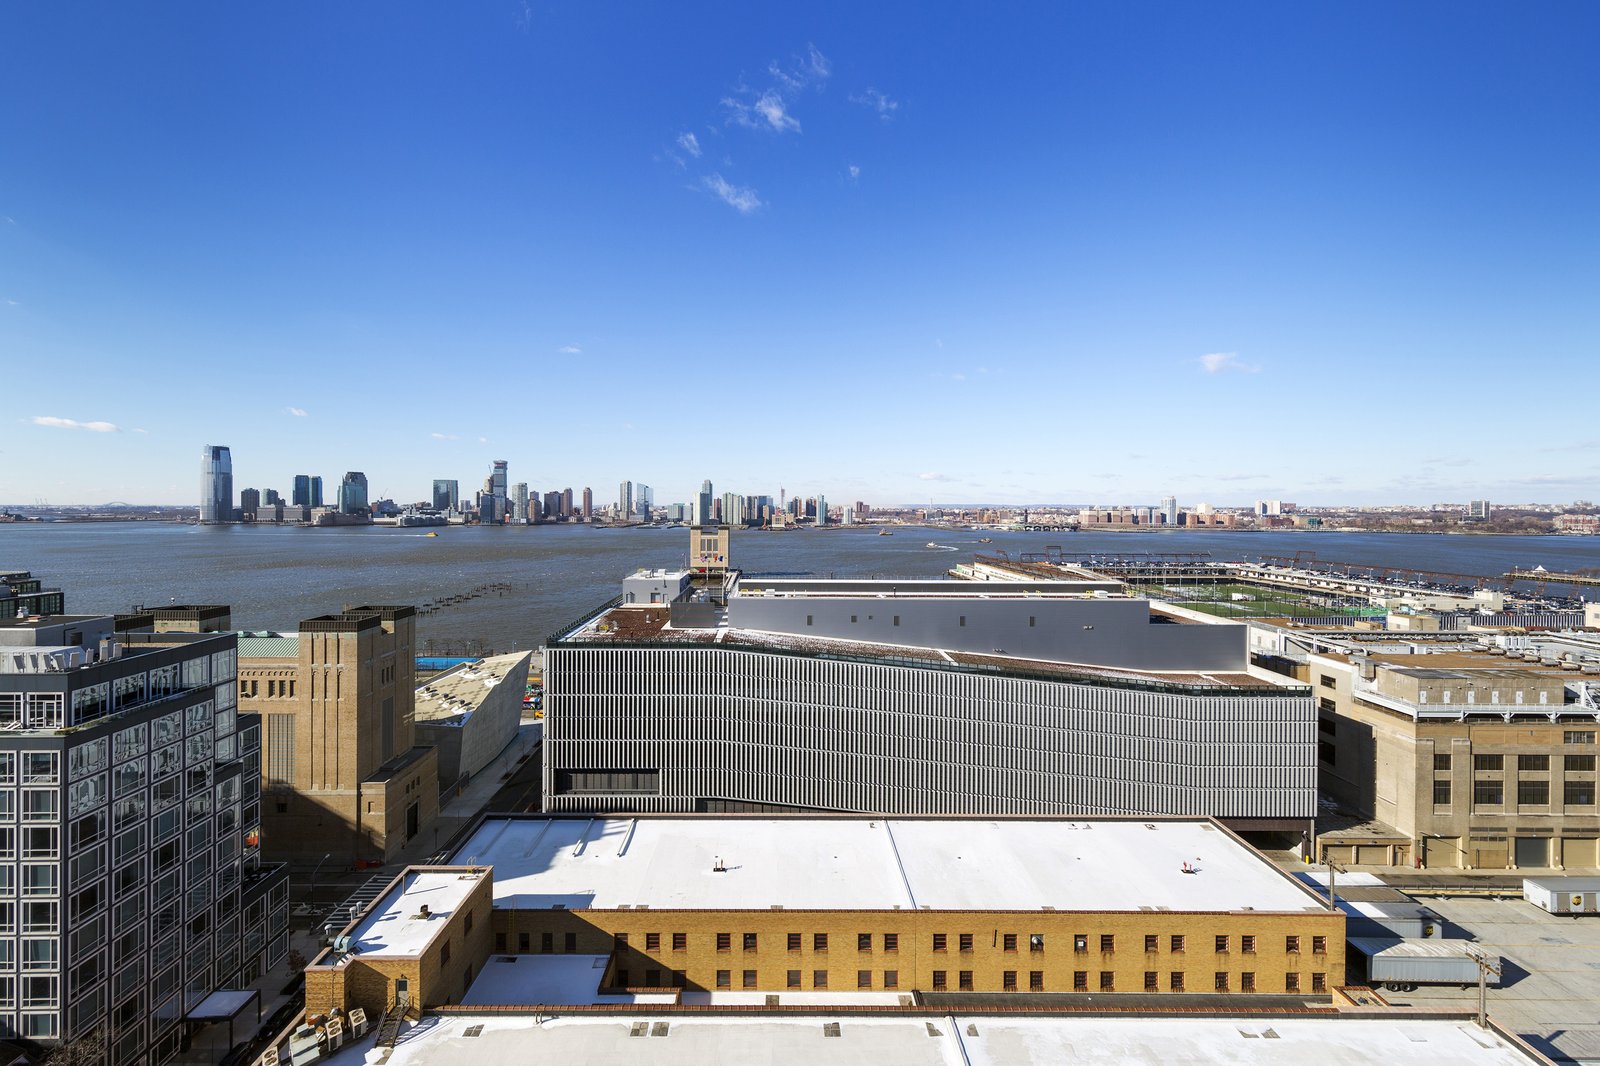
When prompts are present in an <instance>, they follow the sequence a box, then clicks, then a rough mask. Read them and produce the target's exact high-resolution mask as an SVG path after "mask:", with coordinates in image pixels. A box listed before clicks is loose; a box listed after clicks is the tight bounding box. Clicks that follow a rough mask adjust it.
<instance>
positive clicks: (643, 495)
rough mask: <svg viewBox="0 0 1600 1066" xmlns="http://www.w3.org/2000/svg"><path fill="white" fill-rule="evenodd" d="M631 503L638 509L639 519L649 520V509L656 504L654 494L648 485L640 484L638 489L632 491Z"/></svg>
mask: <svg viewBox="0 0 1600 1066" xmlns="http://www.w3.org/2000/svg"><path fill="white" fill-rule="evenodd" d="M633 502H634V504H635V506H637V507H638V509H639V516H640V517H641V518H649V517H650V509H651V508H652V507H654V506H655V504H656V495H655V492H654V491H653V490H652V489H651V488H650V486H649V485H646V484H644V483H643V482H641V483H640V484H639V486H638V488H637V489H636V490H635V491H634V494H633Z"/></svg>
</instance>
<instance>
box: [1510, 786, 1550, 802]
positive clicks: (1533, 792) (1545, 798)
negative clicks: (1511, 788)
mask: <svg viewBox="0 0 1600 1066" xmlns="http://www.w3.org/2000/svg"><path fill="white" fill-rule="evenodd" d="M1517 805H1518V806H1519V807H1548V806H1549V805H1550V782H1549V781H1546V780H1542V779H1541V780H1538V781H1518V782H1517Z"/></svg>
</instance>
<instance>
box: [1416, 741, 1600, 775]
mask: <svg viewBox="0 0 1600 1066" xmlns="http://www.w3.org/2000/svg"><path fill="white" fill-rule="evenodd" d="M1569 735H1570V734H1569ZM1515 760H1516V767H1517V769H1518V770H1520V771H1523V772H1526V773H1542V772H1544V771H1546V770H1549V769H1550V756H1549V755H1547V754H1539V755H1518V756H1515ZM1562 766H1563V767H1565V769H1566V770H1567V772H1568V773H1593V772H1594V756H1593V755H1564V756H1562ZM1433 768H1434V769H1435V770H1448V769H1450V756H1449V755H1441V754H1435V755H1434V757H1433ZM1505 768H1506V756H1504V755H1474V756H1473V757H1472V769H1473V770H1474V771H1477V772H1480V773H1498V772H1499V771H1501V770H1504V769H1505Z"/></svg>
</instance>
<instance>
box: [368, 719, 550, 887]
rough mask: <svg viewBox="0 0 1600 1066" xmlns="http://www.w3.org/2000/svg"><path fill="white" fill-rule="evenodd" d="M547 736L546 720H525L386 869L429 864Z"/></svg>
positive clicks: (448, 799)
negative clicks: (513, 735) (495, 754)
mask: <svg viewBox="0 0 1600 1066" xmlns="http://www.w3.org/2000/svg"><path fill="white" fill-rule="evenodd" d="M543 736H544V722H543V721H542V720H532V721H523V722H522V723H521V724H520V725H518V727H517V735H516V736H515V737H513V738H512V739H511V743H510V744H507V745H506V749H505V750H504V751H502V752H501V753H500V754H499V755H498V756H496V757H495V760H494V762H492V763H490V764H489V765H488V766H485V767H484V768H483V769H482V770H479V771H478V773H477V775H476V776H474V777H473V778H472V780H471V781H468V782H467V784H466V786H465V787H464V788H462V789H461V791H460V792H459V793H453V794H451V795H450V796H449V797H447V798H446V799H445V801H444V804H443V806H441V808H440V810H439V816H438V817H437V818H435V819H434V822H433V828H432V829H431V830H428V831H425V832H422V833H418V834H417V837H416V839H415V840H413V841H411V842H410V843H409V844H407V845H406V846H405V847H404V848H401V849H400V854H399V855H398V856H397V857H396V858H395V860H394V861H393V862H390V863H388V864H387V865H385V866H384V867H383V869H384V872H386V873H388V872H393V873H399V872H400V871H401V870H403V869H405V868H406V867H407V866H412V865H417V864H420V863H426V862H427V861H428V860H429V859H431V858H432V857H433V856H434V855H435V854H437V853H438V852H439V851H441V850H443V849H445V848H447V847H449V846H450V845H451V843H452V842H454V840H455V836H456V834H457V833H459V832H461V831H462V830H463V829H465V828H466V827H467V825H468V824H469V823H470V822H472V820H473V819H474V818H476V817H478V815H479V814H480V813H481V812H482V811H483V809H484V807H486V806H488V804H489V802H490V801H491V800H493V799H494V797H495V794H496V793H497V792H499V791H500V789H501V788H502V787H503V786H504V785H505V779H506V778H507V777H509V776H510V775H511V774H512V773H514V772H515V771H516V770H517V769H518V767H520V766H521V765H522V761H523V759H524V758H525V757H528V756H531V755H532V754H533V751H534V749H536V748H537V747H538V746H539V741H540V739H541V738H542V737H543Z"/></svg>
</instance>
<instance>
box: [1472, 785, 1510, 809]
mask: <svg viewBox="0 0 1600 1066" xmlns="http://www.w3.org/2000/svg"><path fill="white" fill-rule="evenodd" d="M1505 801H1506V786H1505V785H1504V784H1503V783H1502V782H1499V781H1474V782H1473V783H1472V802H1473V803H1475V804H1477V805H1478V806H1481V807H1499V806H1501V805H1503V804H1504V803H1505Z"/></svg>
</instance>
